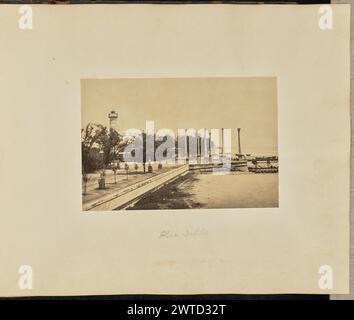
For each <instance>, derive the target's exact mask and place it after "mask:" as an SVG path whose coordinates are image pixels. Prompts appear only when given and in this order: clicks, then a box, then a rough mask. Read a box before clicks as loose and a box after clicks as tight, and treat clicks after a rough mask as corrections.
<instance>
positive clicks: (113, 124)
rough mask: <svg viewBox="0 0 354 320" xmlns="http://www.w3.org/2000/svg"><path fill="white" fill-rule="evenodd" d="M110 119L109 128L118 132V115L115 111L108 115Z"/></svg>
mask: <svg viewBox="0 0 354 320" xmlns="http://www.w3.org/2000/svg"><path fill="white" fill-rule="evenodd" d="M108 118H109V127H110V128H111V129H114V130H115V131H118V113H117V112H116V111H114V110H113V111H111V112H110V113H109V114H108Z"/></svg>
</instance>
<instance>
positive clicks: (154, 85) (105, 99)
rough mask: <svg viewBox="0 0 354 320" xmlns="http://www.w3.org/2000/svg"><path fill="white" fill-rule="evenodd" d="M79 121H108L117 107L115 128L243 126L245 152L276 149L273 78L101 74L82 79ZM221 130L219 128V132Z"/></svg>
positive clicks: (234, 143) (275, 108) (275, 102)
mask: <svg viewBox="0 0 354 320" xmlns="http://www.w3.org/2000/svg"><path fill="white" fill-rule="evenodd" d="M81 93H82V95H81V104H82V126H85V125H86V124H87V123H89V122H93V123H100V124H104V125H107V126H108V124H109V120H108V114H109V112H110V111H111V110H115V111H117V112H118V128H119V131H124V130H126V129H129V128H137V129H141V130H145V122H146V121H147V120H153V121H155V129H156V130H158V129H162V128H169V129H172V130H173V131H174V132H175V133H176V134H177V128H195V129H200V128H206V129H210V128H213V129H220V130H221V128H231V129H232V150H233V152H235V151H236V146H237V140H236V132H237V130H236V128H242V129H241V146H242V152H243V153H252V154H277V89H276V78H169V79H99V80H82V81H81ZM220 134H221V133H220Z"/></svg>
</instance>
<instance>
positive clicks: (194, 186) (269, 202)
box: [128, 172, 278, 210]
mask: <svg viewBox="0 0 354 320" xmlns="http://www.w3.org/2000/svg"><path fill="white" fill-rule="evenodd" d="M271 207H278V174H276V173H266V174H255V173H249V172H245V173H241V172H233V173H229V174H225V175H214V174H211V173H205V174H202V173H188V174H187V175H185V176H183V177H181V178H179V179H177V180H175V181H174V182H171V183H170V184H168V185H167V186H165V187H163V188H160V189H159V190H157V191H155V192H151V193H149V194H146V195H145V196H144V197H143V198H141V199H140V200H139V201H138V202H136V203H135V204H133V205H132V206H131V207H130V208H128V209H133V210H134V209H135V210H136V209H192V208H271Z"/></svg>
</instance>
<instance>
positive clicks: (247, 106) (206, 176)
mask: <svg viewBox="0 0 354 320" xmlns="http://www.w3.org/2000/svg"><path fill="white" fill-rule="evenodd" d="M81 112H82V128H81V157H82V167H81V169H82V206H83V210H84V211H112V210H157V209H221V208H276V207H278V203H279V201H278V168H279V166H278V135H277V132H278V131H277V79H276V78H275V77H254V78H165V79H160V78H155V79H142V78H141V79H84V80H81Z"/></svg>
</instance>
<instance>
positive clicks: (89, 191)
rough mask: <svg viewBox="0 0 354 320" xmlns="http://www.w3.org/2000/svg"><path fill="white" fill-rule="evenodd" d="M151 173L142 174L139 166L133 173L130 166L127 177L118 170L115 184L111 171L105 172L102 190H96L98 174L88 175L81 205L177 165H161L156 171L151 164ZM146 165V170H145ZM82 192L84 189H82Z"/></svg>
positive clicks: (155, 167) (121, 170)
mask: <svg viewBox="0 0 354 320" xmlns="http://www.w3.org/2000/svg"><path fill="white" fill-rule="evenodd" d="M152 166H153V172H152V173H148V172H147V171H146V173H144V172H143V170H142V166H141V165H140V166H139V170H138V171H137V172H135V170H134V167H133V166H130V167H131V169H130V170H129V172H128V175H127V173H126V171H125V170H124V169H120V170H118V171H117V175H116V183H115V181H114V173H113V171H112V170H106V176H105V180H106V188H105V189H104V190H101V189H98V179H99V177H100V173H94V174H91V175H90V181H89V182H88V183H87V187H86V194H85V195H83V196H82V203H83V204H84V203H87V202H91V201H94V200H98V199H100V198H101V197H103V196H106V195H107V194H110V193H113V192H114V191H117V190H119V189H123V188H125V187H128V186H130V185H132V184H134V183H137V182H140V181H143V180H146V179H148V178H151V177H153V176H156V175H158V174H161V173H164V172H167V171H169V170H171V169H173V168H177V167H178V166H177V165H163V167H162V169H157V164H152ZM147 167H148V166H147V165H146V170H147ZM83 190H84V189H83Z"/></svg>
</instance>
